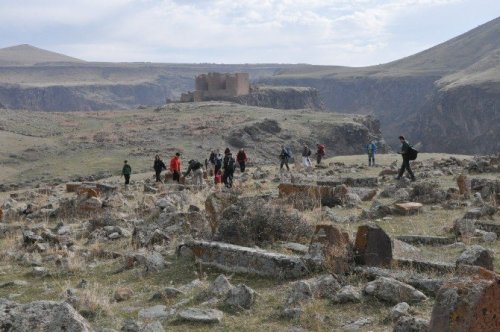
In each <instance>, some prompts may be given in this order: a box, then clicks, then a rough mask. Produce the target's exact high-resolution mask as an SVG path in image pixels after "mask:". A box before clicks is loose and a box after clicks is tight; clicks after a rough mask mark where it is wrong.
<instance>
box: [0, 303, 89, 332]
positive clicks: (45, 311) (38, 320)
mask: <svg viewBox="0 0 500 332" xmlns="http://www.w3.org/2000/svg"><path fill="white" fill-rule="evenodd" d="M0 327H1V329H2V330H3V331H53V332H63V331H72V332H92V331H94V329H93V328H92V326H91V325H90V324H89V323H88V322H87V320H86V319H85V318H83V317H82V316H81V315H80V314H79V313H78V312H77V311H76V310H75V309H73V307H72V306H71V305H69V304H68V303H66V302H54V301H36V302H31V303H26V304H18V303H15V302H11V301H8V300H5V299H0Z"/></svg>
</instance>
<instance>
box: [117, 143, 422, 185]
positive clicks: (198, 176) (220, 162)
mask: <svg viewBox="0 0 500 332" xmlns="http://www.w3.org/2000/svg"><path fill="white" fill-rule="evenodd" d="M399 141H400V142H401V150H400V151H398V153H399V154H401V155H402V157H403V163H402V165H401V168H400V169H399V172H398V175H397V177H396V179H397V180H399V179H401V177H402V176H403V174H404V172H405V171H407V172H408V174H409V175H410V178H411V180H412V181H415V175H414V174H413V172H412V170H411V167H410V160H414V159H415V158H416V154H417V151H416V150H415V149H414V148H413V147H412V146H411V145H410V144H409V143H408V141H407V140H406V139H405V138H404V136H399ZM325 149H326V147H325V145H324V144H320V143H318V144H316V153H315V156H316V164H317V165H320V164H321V161H322V159H323V158H324V156H325V154H326V151H325ZM365 149H366V153H367V155H368V166H372V167H373V166H375V154H376V152H377V145H376V143H375V141H371V142H369V143H368V144H366V146H365ZM312 154H313V153H312V150H311V149H310V148H309V146H308V145H307V144H304V146H303V148H302V165H303V167H304V169H305V170H306V171H311V170H312V168H313V164H312V161H311V156H312ZM292 158H293V155H292V151H291V149H290V148H289V147H286V146H285V145H282V146H281V152H280V154H279V159H280V171H283V167H286V169H287V170H288V171H290V166H289V162H290V161H291V159H292ZM247 162H248V156H247V154H246V152H245V150H244V149H240V150H239V151H238V153H237V154H236V159H235V158H234V157H233V154H232V152H231V150H230V149H229V148H226V149H225V150H224V154H222V153H221V152H220V150H219V149H216V150H212V151H211V153H210V156H209V157H208V158H207V159H205V163H204V165H203V164H202V163H201V162H199V161H198V160H195V159H191V160H189V161H188V168H187V170H186V172H184V173H181V154H180V152H177V153H176V154H175V155H174V156H173V157H172V158H171V159H170V164H169V167H168V169H169V171H170V173H171V174H172V180H173V181H176V182H180V181H181V176H183V177H186V176H188V175H189V174H191V173H192V174H193V184H194V185H196V186H202V185H203V176H204V169H203V166H205V169H206V170H207V173H208V175H209V176H213V177H214V183H215V184H220V183H224V185H225V186H226V187H228V188H231V187H232V184H233V176H234V171H235V168H236V164H238V165H239V169H240V171H241V173H244V172H245V169H246V164H247ZM153 169H154V171H155V179H156V182H163V181H162V179H161V172H162V171H164V170H167V166H166V165H165V163H164V162H163V161H162V160H161V158H160V156H159V155H156V156H155V159H154V164H153ZM131 174H132V168H131V167H130V165H129V164H128V161H127V160H125V161H124V165H123V168H122V176H123V177H124V178H125V185H128V184H129V182H130V175H131Z"/></svg>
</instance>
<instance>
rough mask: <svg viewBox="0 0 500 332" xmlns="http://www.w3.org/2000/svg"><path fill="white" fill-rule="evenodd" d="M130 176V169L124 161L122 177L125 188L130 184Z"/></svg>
mask: <svg viewBox="0 0 500 332" xmlns="http://www.w3.org/2000/svg"><path fill="white" fill-rule="evenodd" d="M131 174H132V167H130V165H129V164H128V162H127V161H126V160H125V161H124V162H123V168H122V176H123V177H124V178H125V185H126V186H127V185H128V184H129V183H130V175H131Z"/></svg>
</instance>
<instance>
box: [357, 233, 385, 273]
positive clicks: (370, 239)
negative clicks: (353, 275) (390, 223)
mask: <svg viewBox="0 0 500 332" xmlns="http://www.w3.org/2000/svg"><path fill="white" fill-rule="evenodd" d="M354 260H355V262H356V263H357V264H360V265H368V266H388V265H389V264H390V263H391V261H392V242H391V238H390V237H389V236H388V235H387V233H386V232H384V230H383V229H382V228H380V227H379V226H378V225H376V224H367V225H362V226H359V227H358V232H357V233H356V241H355V244H354Z"/></svg>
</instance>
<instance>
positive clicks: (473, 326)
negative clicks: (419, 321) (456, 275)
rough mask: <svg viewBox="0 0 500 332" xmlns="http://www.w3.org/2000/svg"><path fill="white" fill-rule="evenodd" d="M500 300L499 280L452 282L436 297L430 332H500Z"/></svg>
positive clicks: (460, 280) (458, 280)
mask: <svg viewBox="0 0 500 332" xmlns="http://www.w3.org/2000/svg"><path fill="white" fill-rule="evenodd" d="M499 299H500V280H499V279H494V280H480V279H465V280H464V279H463V278H462V279H455V280H451V281H449V282H448V283H446V284H445V285H443V287H442V288H441V289H440V290H439V293H438V294H437V297H436V302H435V304H434V307H433V309H432V316H431V321H430V326H429V331H430V332H441V331H457V332H496V331H500V319H499V317H500V301H499Z"/></svg>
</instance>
